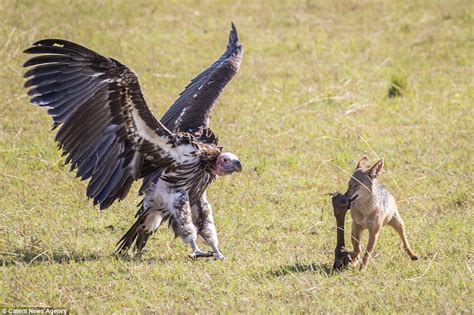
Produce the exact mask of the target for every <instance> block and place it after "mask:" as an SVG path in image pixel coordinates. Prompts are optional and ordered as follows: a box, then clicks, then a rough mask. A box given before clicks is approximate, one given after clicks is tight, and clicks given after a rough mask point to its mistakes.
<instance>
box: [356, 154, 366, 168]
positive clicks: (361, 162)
mask: <svg viewBox="0 0 474 315" xmlns="http://www.w3.org/2000/svg"><path fill="white" fill-rule="evenodd" d="M368 167H369V158H368V157H366V156H364V157H363V158H362V159H360V160H359V162H357V166H356V169H359V168H368Z"/></svg>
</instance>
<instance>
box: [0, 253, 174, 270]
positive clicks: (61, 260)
mask: <svg viewBox="0 0 474 315" xmlns="http://www.w3.org/2000/svg"><path fill="white" fill-rule="evenodd" d="M110 258H113V259H117V260H122V261H130V262H133V261H139V262H142V263H148V264H156V263H163V262H165V259H163V258H160V257H146V258H145V257H142V255H128V254H124V255H118V254H114V253H111V254H105V255H100V254H98V253H80V252H54V253H49V252H47V251H45V252H38V251H37V250H32V249H17V250H15V251H14V252H13V253H0V267H7V266H12V265H17V264H22V265H23V264H26V265H31V266H32V265H37V264H46V263H56V264H70V263H78V262H94V261H100V260H102V259H110Z"/></svg>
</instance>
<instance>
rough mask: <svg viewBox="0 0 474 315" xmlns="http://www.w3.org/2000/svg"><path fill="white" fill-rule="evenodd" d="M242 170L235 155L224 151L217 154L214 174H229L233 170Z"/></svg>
mask: <svg viewBox="0 0 474 315" xmlns="http://www.w3.org/2000/svg"><path fill="white" fill-rule="evenodd" d="M241 171H242V163H240V161H239V158H238V157H237V155H235V154H233V153H230V152H224V153H221V154H219V156H218V157H217V160H216V164H215V166H214V174H215V175H217V176H225V175H230V174H232V173H234V172H241Z"/></svg>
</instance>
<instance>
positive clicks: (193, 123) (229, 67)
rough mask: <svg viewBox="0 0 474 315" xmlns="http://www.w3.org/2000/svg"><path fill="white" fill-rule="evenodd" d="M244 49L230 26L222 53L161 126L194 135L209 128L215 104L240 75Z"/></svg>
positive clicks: (172, 107)
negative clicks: (238, 73) (191, 132)
mask: <svg viewBox="0 0 474 315" xmlns="http://www.w3.org/2000/svg"><path fill="white" fill-rule="evenodd" d="M243 52H244V48H243V46H242V45H241V44H240V42H239V38H238V37H237V29H236V28H235V25H234V24H233V23H232V29H231V31H230V34H229V43H228V45H227V50H226V51H225V53H224V54H223V55H222V56H221V57H220V58H219V59H218V60H217V61H216V62H214V63H213V64H212V65H211V66H210V67H209V68H207V69H206V70H204V71H203V72H201V73H200V74H199V75H198V76H197V77H195V78H194V79H192V80H191V82H190V83H189V84H188V86H186V88H185V90H184V91H183V92H181V94H180V96H179V98H178V99H177V100H176V101H175V102H174V104H173V105H172V106H171V107H170V108H169V109H168V111H167V112H166V113H165V115H164V116H163V118H162V119H161V122H162V123H163V125H165V126H166V127H167V128H168V129H169V130H171V131H177V130H179V131H196V130H198V129H199V128H207V127H208V126H209V117H210V114H211V110H212V107H213V106H214V102H215V101H216V99H217V98H218V97H219V94H220V93H221V92H222V90H223V89H224V87H225V86H226V85H227V83H229V81H230V80H231V79H232V77H233V76H234V75H235V74H236V73H237V71H239V68H240V62H241V61H242V56H243Z"/></svg>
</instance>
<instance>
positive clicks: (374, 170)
mask: <svg viewBox="0 0 474 315" xmlns="http://www.w3.org/2000/svg"><path fill="white" fill-rule="evenodd" d="M382 169H383V159H380V160H379V161H378V162H377V163H375V164H374V166H372V167H371V168H370V171H369V176H370V178H375V177H378V176H380V173H381V172H382Z"/></svg>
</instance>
